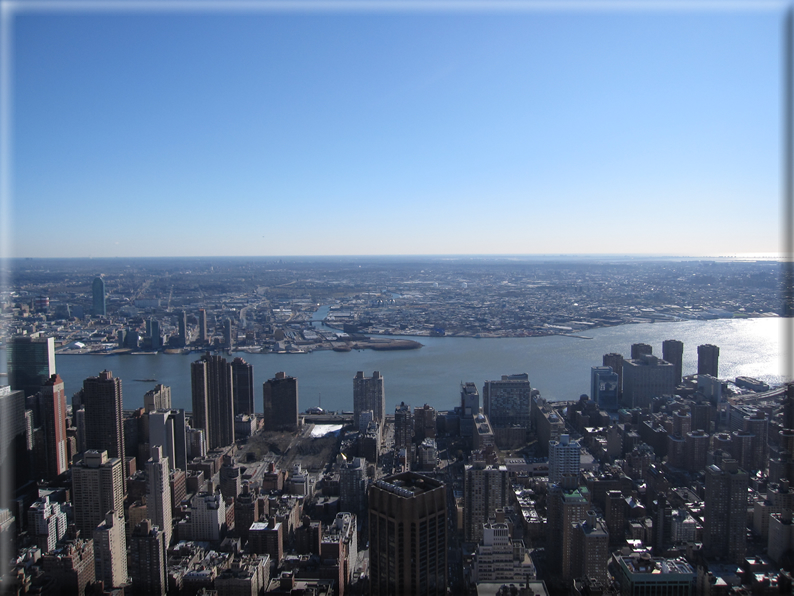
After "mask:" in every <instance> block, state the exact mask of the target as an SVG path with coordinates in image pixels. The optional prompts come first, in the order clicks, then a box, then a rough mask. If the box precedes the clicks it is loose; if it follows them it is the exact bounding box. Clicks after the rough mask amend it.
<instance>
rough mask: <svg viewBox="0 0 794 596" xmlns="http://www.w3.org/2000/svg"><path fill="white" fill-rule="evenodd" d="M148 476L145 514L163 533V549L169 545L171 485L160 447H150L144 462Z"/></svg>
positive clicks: (166, 461) (165, 460)
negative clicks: (150, 453)
mask: <svg viewBox="0 0 794 596" xmlns="http://www.w3.org/2000/svg"><path fill="white" fill-rule="evenodd" d="M146 473H147V475H148V476H149V480H148V486H147V489H148V490H147V492H146V514H147V516H148V517H149V519H151V520H152V523H153V524H154V525H155V526H157V527H158V528H160V530H161V531H162V532H163V539H164V542H165V548H168V547H169V546H170V545H171V531H172V524H171V484H170V482H169V480H170V473H169V468H168V458H167V457H164V456H163V448H162V447H161V446H160V445H153V446H152V457H151V458H150V459H149V461H147V462H146Z"/></svg>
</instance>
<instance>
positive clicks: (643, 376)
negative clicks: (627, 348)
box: [623, 354, 675, 408]
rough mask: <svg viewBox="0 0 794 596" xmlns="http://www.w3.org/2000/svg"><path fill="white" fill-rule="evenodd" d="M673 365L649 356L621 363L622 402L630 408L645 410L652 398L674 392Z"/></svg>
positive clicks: (644, 355)
mask: <svg viewBox="0 0 794 596" xmlns="http://www.w3.org/2000/svg"><path fill="white" fill-rule="evenodd" d="M674 374H675V371H674V370H673V365H672V364H670V363H669V362H665V361H664V360H661V359H660V358H657V357H656V356H653V355H651V354H643V355H642V356H641V357H640V358H639V359H638V360H625V361H624V362H623V401H624V403H625V404H626V405H628V406H629V407H631V408H647V407H648V406H650V403H651V400H652V399H653V398H654V397H659V396H661V395H672V393H673V391H674V390H675V380H674V378H673V375H674Z"/></svg>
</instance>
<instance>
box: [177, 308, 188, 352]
mask: <svg viewBox="0 0 794 596" xmlns="http://www.w3.org/2000/svg"><path fill="white" fill-rule="evenodd" d="M177 329H178V332H179V342H178V343H179V346H180V347H182V348H184V347H185V346H186V345H187V313H186V312H185V311H184V310H183V311H180V312H179V319H178V321H177Z"/></svg>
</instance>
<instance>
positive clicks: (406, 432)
mask: <svg viewBox="0 0 794 596" xmlns="http://www.w3.org/2000/svg"><path fill="white" fill-rule="evenodd" d="M413 439H414V414H413V412H412V411H411V406H409V405H408V404H406V403H405V402H400V405H399V406H397V408H395V410H394V447H395V448H397V449H402V448H405V449H410V448H411V444H412V443H413Z"/></svg>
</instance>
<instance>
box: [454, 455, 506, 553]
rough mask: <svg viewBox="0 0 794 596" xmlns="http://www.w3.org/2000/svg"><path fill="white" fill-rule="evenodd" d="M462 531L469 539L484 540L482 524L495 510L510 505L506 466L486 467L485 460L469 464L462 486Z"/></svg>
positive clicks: (467, 539)
mask: <svg viewBox="0 0 794 596" xmlns="http://www.w3.org/2000/svg"><path fill="white" fill-rule="evenodd" d="M463 490H464V493H463V533H464V537H465V540H466V542H479V541H480V540H482V536H483V533H482V525H483V524H484V523H486V522H487V521H488V519H489V518H490V517H491V516H494V515H496V510H497V509H499V508H502V507H505V506H506V505H508V504H509V501H508V499H509V497H510V478H509V476H508V474H507V467H506V466H486V465H485V462H484V461H483V460H476V461H475V462H474V464H471V465H467V466H466V467H465V472H464V487H463Z"/></svg>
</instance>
